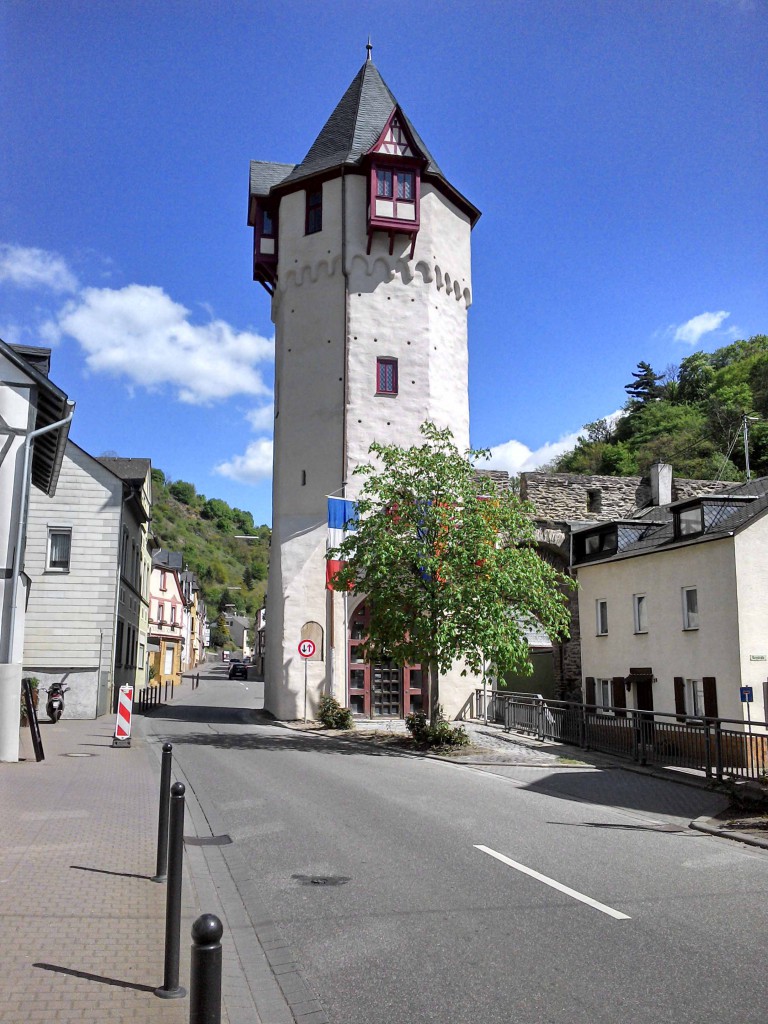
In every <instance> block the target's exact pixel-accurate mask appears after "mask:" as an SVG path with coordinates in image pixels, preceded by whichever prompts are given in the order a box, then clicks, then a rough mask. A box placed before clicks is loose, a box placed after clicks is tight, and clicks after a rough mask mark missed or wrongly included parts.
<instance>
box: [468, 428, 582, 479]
mask: <svg viewBox="0 0 768 1024" xmlns="http://www.w3.org/2000/svg"><path fill="white" fill-rule="evenodd" d="M580 436H581V431H578V432H577V433H575V434H565V435H564V436H563V437H561V438H560V440H559V441H548V442H547V443H546V444H543V445H542V446H541V447H540V448H537V449H536V450H535V451H532V450H531V449H530V448H529V447H528V445H526V444H523V442H522V441H514V440H513V441H504V442H503V444H497V445H494V447H493V448H491V457H490V459H489V461H488V462H487V463H485V464H484V465H485V466H487V467H488V468H489V469H506V471H507V472H508V473H510V474H517V473H528V472H532V471H533V470H534V469H538V468H539V466H543V465H544V464H545V463H546V462H551V461H552V459H554V458H556V457H557V456H558V455H562V454H563V452H567V451H570V450H571V448H575V447H576V443H577V441H578V440H579V437H580Z"/></svg>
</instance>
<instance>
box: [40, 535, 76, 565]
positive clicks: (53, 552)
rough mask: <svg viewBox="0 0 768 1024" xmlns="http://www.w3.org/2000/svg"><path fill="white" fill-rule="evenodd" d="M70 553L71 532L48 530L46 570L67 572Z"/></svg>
mask: <svg viewBox="0 0 768 1024" xmlns="http://www.w3.org/2000/svg"><path fill="white" fill-rule="evenodd" d="M71 551H72V531H71V530H60V529H56V528H52V529H49V530H48V559H47V565H46V568H47V569H49V570H51V571H52V572H69V560H70V554H71Z"/></svg>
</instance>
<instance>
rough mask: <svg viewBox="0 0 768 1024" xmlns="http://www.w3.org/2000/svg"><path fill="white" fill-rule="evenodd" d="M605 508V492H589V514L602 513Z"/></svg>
mask: <svg viewBox="0 0 768 1024" xmlns="http://www.w3.org/2000/svg"><path fill="white" fill-rule="evenodd" d="M602 508H603V492H602V491H601V490H594V491H587V512H601V511H602Z"/></svg>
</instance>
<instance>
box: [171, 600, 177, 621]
mask: <svg viewBox="0 0 768 1024" xmlns="http://www.w3.org/2000/svg"><path fill="white" fill-rule="evenodd" d="M171 625H172V626H175V625H176V605H175V604H172V605H171Z"/></svg>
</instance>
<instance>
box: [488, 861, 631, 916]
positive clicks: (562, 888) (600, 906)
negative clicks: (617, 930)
mask: <svg viewBox="0 0 768 1024" xmlns="http://www.w3.org/2000/svg"><path fill="white" fill-rule="evenodd" d="M474 847H475V849H476V850H480V851H481V852H482V853H487V854H488V856H489V857H495V858H496V860H500V861H501V862H502V864H507V865H509V867H511V868H514V869H515V870H516V871H522V873H523V874H524V875H530V876H531V878H535V879H537V880H538V881H539V882H543V883H544V884H545V885H550V886H552V888H553V889H557V890H558V891H559V892H564V893H565V894H566V896H573V898H574V899H575V900H579V901H580V902H581V903H586V904H587V906H588V907H594V909H595V910H599V911H600V912H601V913H603V914H608V916H609V917H615V918H616V920H617V921H630V920H631V918H630V916H629V914H622V913H621V911H620V910H614V909H613V907H607V906H606V905H605V903H598V901H597V900H593V899H592V897H591V896H585V895H584V893H581V892H577V891H576V890H575V889H570V888H569V887H568V886H567V885H563V884H562V882H556V881H555V880H554V878H547V876H546V875H542V874H539V872H538V871H534V870H533V868H527V867H526V866H525V864H519V863H518V862H517V861H516V860H511V859H510V858H509V857H505V856H504V854H503V853H497V852H496V851H495V850H492V849H491V848H490V847H489V846H479V845H478V844H477V843H475V844H474Z"/></svg>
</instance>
